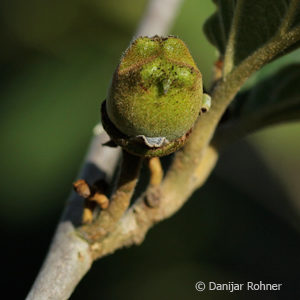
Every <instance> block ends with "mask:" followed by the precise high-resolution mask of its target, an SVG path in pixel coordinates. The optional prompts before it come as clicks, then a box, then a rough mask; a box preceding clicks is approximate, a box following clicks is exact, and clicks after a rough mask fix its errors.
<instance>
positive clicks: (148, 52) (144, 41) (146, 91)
mask: <svg viewBox="0 0 300 300" xmlns="http://www.w3.org/2000/svg"><path fill="white" fill-rule="evenodd" d="M202 105H203V89H202V76H201V73H200V71H199V70H198V68H197V66H196V64H195V62H194V60H193V58H192V56H191V54H190V52H189V50H188V48H187V47H186V45H185V44H184V43H183V42H182V41H181V40H180V39H178V38H176V37H172V36H170V37H166V38H162V37H158V36H154V37H151V38H149V37H140V38H138V39H136V40H135V41H134V42H133V43H132V44H131V45H130V47H129V48H128V49H127V51H126V52H125V54H124V56H123V57H122V59H121V62H120V64H119V66H118V67H117V69H116V71H115V73H114V76H113V80H112V83H111V86H110V89H109V92H108V97H107V100H106V107H105V108H103V109H104V110H105V112H104V113H105V114H107V118H106V117H105V118H106V119H107V120H108V121H109V122H111V123H112V124H113V126H114V127H116V129H117V130H118V131H120V133H122V134H123V135H125V136H127V137H128V138H129V139H133V140H134V139H136V140H140V142H141V143H143V144H144V146H146V147H148V148H159V147H162V146H166V145H167V144H170V143H171V144H172V143H173V144H174V143H177V144H178V141H180V144H183V143H184V141H185V137H186V135H187V134H188V133H189V132H190V130H191V128H192V127H193V125H194V123H195V121H196V119H197V118H198V115H199V113H200V111H201V107H202ZM102 114H103V112H102ZM104 127H106V126H104ZM109 134H110V133H109ZM110 135H111V134H110ZM112 139H113V140H116V139H114V138H113V137H112ZM117 143H118V142H117ZM169 146H170V145H169ZM171 148H172V147H171ZM175 148H176V149H177V148H178V147H175ZM175 148H174V149H175ZM172 149H173V148H172ZM172 151H174V150H172Z"/></svg>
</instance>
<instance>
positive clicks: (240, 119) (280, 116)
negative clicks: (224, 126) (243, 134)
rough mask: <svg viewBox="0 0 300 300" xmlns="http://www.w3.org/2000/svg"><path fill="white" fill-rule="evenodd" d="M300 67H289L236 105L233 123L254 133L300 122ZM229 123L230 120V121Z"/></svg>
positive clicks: (256, 88)
mask: <svg viewBox="0 0 300 300" xmlns="http://www.w3.org/2000/svg"><path fill="white" fill-rule="evenodd" d="M299 87H300V63H299V64H293V65H290V66H287V67H285V68H283V69H281V70H280V71H278V72H277V73H276V74H274V75H273V76H271V77H269V78H267V79H265V80H263V81H261V82H260V83H259V84H257V85H256V86H255V87H254V88H252V89H250V90H248V91H245V92H242V93H240V94H239V95H238V96H237V97H236V99H235V101H234V102H233V103H232V106H231V112H230V121H231V123H232V124H234V126H235V127H241V128H239V130H242V131H247V132H252V131H254V130H257V129H259V128H262V127H264V126H267V125H271V124H276V123H281V122H285V121H292V120H294V121H295V120H300V88H299ZM227 121H228V120H227Z"/></svg>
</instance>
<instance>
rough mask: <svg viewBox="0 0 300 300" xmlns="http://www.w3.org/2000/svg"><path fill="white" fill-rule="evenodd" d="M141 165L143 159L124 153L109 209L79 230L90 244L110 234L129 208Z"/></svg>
mask: <svg viewBox="0 0 300 300" xmlns="http://www.w3.org/2000/svg"><path fill="white" fill-rule="evenodd" d="M141 163H142V158H140V157H138V156H135V155H132V154H129V153H128V152H126V151H123V157H122V162H121V167H120V172H119V175H118V179H117V186H116V190H115V191H114V193H113V195H112V197H111V200H110V204H109V206H108V208H107V209H105V210H102V211H101V213H100V214H99V216H98V218H97V219H96V220H95V221H94V222H93V223H92V224H88V225H84V226H81V227H80V228H79V232H80V234H81V235H82V237H83V238H84V239H86V240H88V241H89V243H93V242H95V241H99V240H101V239H102V238H103V237H104V236H106V235H107V234H108V233H110V232H111V231H112V230H113V229H114V227H115V224H116V223H117V222H118V221H119V219H120V218H121V217H122V215H123V214H124V212H125V211H126V209H127V208H128V206H129V204H130V200H131V197H132V195H133V192H134V189H135V186H136V183H137V180H138V176H139V172H140V169H141Z"/></svg>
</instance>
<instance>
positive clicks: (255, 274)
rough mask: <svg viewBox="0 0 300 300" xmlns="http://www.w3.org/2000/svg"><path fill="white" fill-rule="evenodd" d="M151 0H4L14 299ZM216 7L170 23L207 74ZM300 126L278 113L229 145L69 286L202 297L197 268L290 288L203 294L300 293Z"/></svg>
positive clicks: (0, 5) (4, 206)
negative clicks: (193, 185)
mask: <svg viewBox="0 0 300 300" xmlns="http://www.w3.org/2000/svg"><path fill="white" fill-rule="evenodd" d="M145 5H146V1H145V0H142V1H141V0H123V1H118V0H110V1H105V0H85V1H83V0H72V1H71V0H60V1H59V0H52V1H41V0H27V1H23V0H2V1H1V2H0V24H1V26H0V39H1V50H0V64H1V71H0V76H1V80H0V85H1V89H0V106H1V108H0V124H1V128H2V135H1V147H0V166H1V170H2V174H1V175H0V176H1V177H0V188H1V189H0V190H1V202H0V205H1V209H0V222H1V223H0V224H1V227H0V230H1V237H2V242H1V253H2V258H3V261H2V270H3V273H4V274H5V277H4V283H3V287H2V292H3V293H4V294H6V293H7V294H8V295H10V296H9V299H23V298H24V297H25V295H26V294H27V292H28V290H29V288H30V286H31V284H32V282H33V280H34V278H35V276H36V275H37V272H38V270H39V268H40V266H41V263H42V261H43V258H44V256H45V254H46V251H47V248H48V245H49V242H50V240H51V237H52V234H53V232H54V230H55V226H56V223H57V221H58V219H59V217H60V213H61V212H62V210H63V207H64V203H65V200H66V198H67V196H68V194H69V192H70V189H71V183H72V181H73V180H74V178H75V177H76V174H77V171H78V169H79V167H80V164H81V162H82V159H83V157H84V154H85V151H86V149H87V146H88V143H89V140H90V138H91V133H92V128H93V126H94V125H95V124H96V123H97V122H98V120H99V107H100V102H101V101H102V100H103V99H104V98H105V95H106V90H107V87H108V85H109V81H110V78H111V75H112V72H113V71H114V68H115V67H116V65H117V63H118V60H119V58H120V55H121V53H122V52H123V51H124V50H125V49H126V47H127V46H128V44H129V42H130V40H131V38H132V35H133V33H134V31H135V28H136V26H137V24H138V21H139V18H140V16H141V14H142V12H143V9H144V8H145ZM213 11H214V5H213V4H212V1H210V0H205V1H197V0H188V1H185V2H184V4H183V6H182V9H181V11H180V13H179V15H178V18H177V20H176V23H175V25H174V27H173V29H172V31H171V33H172V34H175V35H178V36H179V37H180V38H182V39H183V40H184V41H185V42H186V43H187V45H188V46H189V48H190V50H191V52H192V55H193V56H194V58H195V60H196V62H197V64H198V66H199V68H200V70H201V72H202V74H203V76H204V83H205V84H206V85H209V82H210V78H211V74H212V66H213V62H214V60H215V59H216V52H215V50H214V48H213V47H212V46H211V45H209V44H208V42H207V41H206V39H205V37H204V35H203V32H202V25H203V22H204V20H205V19H206V18H207V17H208V16H209V15H211V14H212V12H213ZM298 54H299V53H298ZM293 55H294V56H292V57H295V53H294V54H293ZM277 63H278V62H277ZM275 64H276V63H275ZM275 64H274V63H273V65H274V66H273V65H271V66H269V67H268V68H269V70H270V68H271V69H272V68H273V67H274V68H275V67H276V65H275ZM299 133H300V124H299V123H298V124H297V123H289V124H285V125H280V126H274V127H271V128H268V129H265V130H263V131H261V132H259V133H256V134H254V135H251V136H250V137H249V138H247V139H245V140H243V141H241V142H239V143H236V144H234V145H232V146H231V147H229V148H228V149H226V151H224V153H223V154H222V156H221V159H220V161H219V163H218V165H217V168H216V170H215V171H214V172H213V174H212V175H211V177H210V178H209V180H208V182H207V184H206V185H205V187H204V188H202V189H201V191H197V192H196V193H195V194H194V195H193V197H192V198H191V200H190V201H189V202H188V203H187V204H186V205H185V207H184V208H183V209H182V210H181V211H179V212H178V213H177V214H176V215H175V216H173V217H172V218H171V219H170V220H167V221H165V222H163V223H161V224H159V225H157V226H156V227H155V228H154V229H152V230H151V231H150V232H149V234H148V236H147V238H146V240H145V242H144V243H143V244H142V245H141V246H140V247H132V248H130V249H125V250H121V251H118V252H117V253H116V254H114V255H112V256H109V257H106V258H104V259H102V260H100V261H98V262H96V263H95V264H94V266H93V268H92V270H91V271H90V272H89V273H88V275H87V276H86V277H85V278H84V279H83V281H82V282H81V283H80V284H79V286H78V287H77V289H76V291H75V293H74V294H73V295H72V297H71V299H73V300H76V299H98V298H101V299H121V298H122V299H124V298H125V299H153V298H154V297H155V298H156V299H166V298H167V299H194V298H195V299H196V298H197V297H200V294H199V293H197V292H196V291H195V289H194V284H195V283H196V282H197V281H199V280H202V281H204V282H207V281H216V282H220V283H227V282H229V281H234V282H237V283H243V282H246V281H259V280H262V281H264V282H269V283H283V289H282V291H281V292H257V293H234V294H230V295H229V293H225V294H223V293H221V292H204V293H202V294H201V296H202V297H203V299H227V298H228V297H229V296H231V297H230V298H231V299H248V298H249V299H250V298H253V297H254V296H255V297H257V298H259V297H260V296H261V297H263V299H300V298H299V297H300V291H299V268H300V258H299V251H300V238H299V233H300V221H299V214H300V185H299V170H300V156H299V153H300V139H299Z"/></svg>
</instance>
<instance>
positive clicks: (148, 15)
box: [26, 0, 182, 300]
mask: <svg viewBox="0 0 300 300" xmlns="http://www.w3.org/2000/svg"><path fill="white" fill-rule="evenodd" d="M181 3H182V0H149V3H148V7H147V9H146V11H145V14H144V16H143V18H142V20H141V23H140V25H139V27H138V29H137V32H136V35H137V36H140V35H143V36H147V35H148V36H152V35H155V34H157V35H166V34H167V33H168V31H169V28H170V27H171V25H172V23H173V20H174V18H175V17H176V15H177V12H178V10H179V7H180V4H181ZM99 128H100V131H101V132H100V133H99V134H97V135H96V136H95V137H93V139H92V141H91V145H90V148H89V151H88V153H87V156H86V158H85V160H84V163H83V166H82V170H81V172H80V174H79V177H80V178H84V179H86V180H87V181H89V180H94V179H95V178H97V179H100V178H106V179H107V180H108V181H109V180H110V179H111V176H112V174H113V173H114V171H115V167H116V165H117V162H118V160H119V154H120V149H112V148H108V147H103V146H102V144H103V143H104V142H105V141H106V139H107V135H106V133H105V132H103V131H102V130H101V128H102V127H101V126H100V127H99ZM108 162H109V163H108ZM82 210H83V200H82V199H81V198H80V197H79V196H78V195H76V194H75V192H72V193H71V195H70V197H69V199H68V201H67V204H66V208H65V211H64V213H63V216H62V218H61V220H60V222H59V224H58V226H57V229H56V232H55V235H54V238H53V241H52V243H51V246H50V248H49V252H48V254H47V257H46V259H45V261H44V263H43V266H42V268H41V270H40V272H39V274H38V276H37V278H36V280H35V282H34V284H33V286H32V288H31V290H30V292H29V294H28V296H27V298H26V299H27V300H40V299H45V300H46V299H49V300H50V299H53V300H54V299H55V300H60V299H68V298H69V297H70V295H71V293H72V292H73V290H74V288H75V287H76V286H77V284H78V283H79V281H80V280H81V279H82V277H83V276H84V275H85V274H86V272H87V271H88V270H89V268H90V267H91V265H92V262H93V258H94V257H93V250H92V249H91V247H90V245H89V244H88V242H87V241H85V240H83V239H82V238H80V237H79V236H78V234H77V233H76V226H78V225H80V223H81V217H82Z"/></svg>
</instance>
